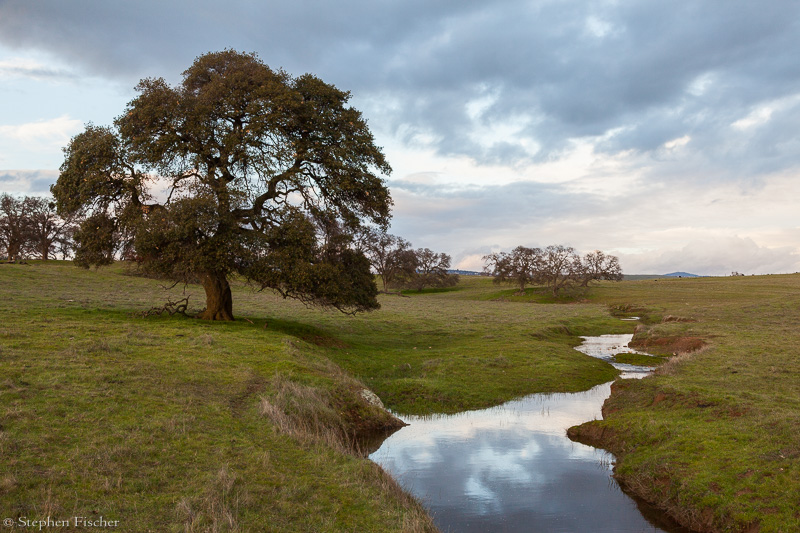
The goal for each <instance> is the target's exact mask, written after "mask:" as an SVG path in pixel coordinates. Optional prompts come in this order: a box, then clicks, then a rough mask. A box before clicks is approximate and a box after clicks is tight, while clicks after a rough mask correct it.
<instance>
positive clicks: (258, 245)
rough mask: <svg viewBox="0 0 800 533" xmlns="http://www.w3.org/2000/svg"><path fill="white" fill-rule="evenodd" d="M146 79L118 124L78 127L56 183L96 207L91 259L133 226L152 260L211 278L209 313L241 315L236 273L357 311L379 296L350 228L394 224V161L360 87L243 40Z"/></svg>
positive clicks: (189, 276)
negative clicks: (364, 108)
mask: <svg viewBox="0 0 800 533" xmlns="http://www.w3.org/2000/svg"><path fill="white" fill-rule="evenodd" d="M137 90H138V92H139V95H138V96H137V97H136V98H135V99H134V100H132V101H131V102H130V103H129V104H128V106H127V108H126V109H125V111H124V113H123V114H122V115H121V116H120V117H119V118H118V119H117V120H116V121H115V125H114V127H97V126H93V125H89V126H87V128H86V130H85V131H84V132H83V133H81V134H79V135H77V136H76V137H74V138H73V139H72V140H71V142H70V144H69V145H68V146H67V147H66V148H65V161H64V163H63V165H62V167H61V174H60V177H59V179H58V182H57V183H56V184H55V185H54V186H53V187H52V192H53V194H54V196H55V198H56V200H57V202H58V208H59V212H61V213H64V214H67V213H72V212H76V211H78V210H82V209H83V210H86V211H87V212H88V213H89V214H90V216H89V217H88V219H87V222H86V223H85V224H84V225H83V227H82V228H81V230H80V231H79V232H78V241H79V242H78V243H77V244H78V255H79V257H82V258H83V263H84V264H95V263H102V262H104V261H107V260H108V259H109V257H110V254H111V253H112V252H113V250H114V244H115V243H114V242H113V241H114V239H121V240H122V242H123V244H124V246H123V248H124V250H125V253H127V254H128V255H129V256H132V257H135V259H136V260H137V261H138V262H139V264H140V265H141V267H142V268H143V269H145V270H146V271H149V272H152V273H154V274H158V275H161V276H164V277H169V278H172V279H177V280H187V281H188V280H198V281H199V282H201V283H202V284H203V287H204V288H205V292H206V309H205V310H204V311H203V312H202V313H201V314H200V317H201V318H205V319H212V320H231V319H232V318H233V303H232V299H231V291H230V285H229V279H230V276H231V275H233V274H239V275H241V276H244V277H245V278H246V279H248V280H249V281H250V282H252V283H253V284H255V285H256V287H257V288H259V289H264V288H272V289H275V290H278V291H279V292H280V293H281V294H282V295H283V296H284V297H294V298H299V299H301V300H303V301H305V302H308V303H312V304H319V305H324V306H333V307H336V308H338V309H340V310H343V311H347V312H353V311H361V310H369V309H374V308H376V307H377V306H378V304H377V300H376V295H377V287H376V285H375V282H374V279H373V277H372V276H371V274H370V272H369V263H368V261H367V260H366V258H365V257H364V256H363V254H361V253H359V252H357V251H355V250H354V249H353V247H352V246H351V244H350V238H351V236H352V235H353V234H354V232H355V230H356V228H357V227H358V226H359V225H360V224H361V223H362V222H370V223H373V224H377V225H386V224H387V223H388V219H389V216H390V206H391V199H390V197H389V193H388V190H387V188H386V186H385V183H384V181H383V179H382V178H381V177H380V175H381V174H388V173H389V172H391V168H390V167H389V165H388V163H387V162H386V160H385V158H384V155H383V153H382V152H381V149H380V148H378V147H377V146H376V145H375V143H374V139H373V137H372V134H371V132H370V130H369V128H368V127H367V123H366V121H365V120H364V119H363V118H362V116H361V113H360V112H359V111H357V110H355V109H353V108H352V107H349V106H348V105H347V104H348V100H349V98H350V95H349V93H347V92H344V91H341V90H339V89H337V88H336V87H334V86H332V85H330V84H327V83H325V82H323V81H322V80H320V79H319V78H317V77H315V76H313V75H310V74H306V75H302V76H299V77H292V76H290V75H288V74H287V73H285V72H283V71H275V70H272V69H270V68H269V67H268V66H267V65H265V64H264V63H263V62H262V61H261V60H260V59H258V58H257V57H256V56H255V55H254V54H243V53H239V52H236V51H231V50H226V51H223V52H217V53H209V54H206V55H203V56H201V57H199V58H198V59H197V60H196V61H195V62H194V64H193V65H192V66H191V67H189V69H188V70H186V71H185V72H184V73H183V80H182V82H181V83H180V84H179V85H177V86H170V85H169V84H168V83H167V82H166V81H165V80H164V79H162V78H148V79H144V80H142V81H141V82H140V83H139V85H138V86H137ZM159 188H163V189H164V190H163V192H159ZM159 198H160V199H161V200H159V201H157V199H159ZM334 227H335V228H336V230H335V231H331V229H332V228H334Z"/></svg>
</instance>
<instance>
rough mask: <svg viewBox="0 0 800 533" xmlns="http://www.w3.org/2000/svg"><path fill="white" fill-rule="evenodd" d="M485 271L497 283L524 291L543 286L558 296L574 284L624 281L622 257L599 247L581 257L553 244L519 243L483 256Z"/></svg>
mask: <svg viewBox="0 0 800 533" xmlns="http://www.w3.org/2000/svg"><path fill="white" fill-rule="evenodd" d="M483 260H484V261H486V266H485V268H484V272H486V273H487V274H489V275H491V276H494V281H495V282H497V283H512V284H514V285H516V286H517V287H518V288H519V291H520V292H524V291H525V287H527V286H529V285H543V286H545V287H547V288H548V289H549V290H550V291H551V292H552V294H553V296H558V293H559V291H561V290H562V289H565V288H567V287H571V286H581V287H586V286H588V285H589V283H590V282H592V281H600V280H610V281H620V280H622V268H620V266H619V259H618V258H617V257H615V256H613V255H606V254H605V253H603V252H601V251H599V250H596V251H594V252H591V253H588V254H586V255H585V256H583V257H581V256H579V255H578V254H577V253H576V252H575V249H574V248H571V247H569V246H561V245H552V246H548V247H546V248H527V247H525V246H517V247H516V248H514V249H513V250H512V251H511V252H509V253H506V252H500V253H494V254H489V255H486V256H484V257H483Z"/></svg>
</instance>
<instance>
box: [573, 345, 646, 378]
mask: <svg viewBox="0 0 800 533" xmlns="http://www.w3.org/2000/svg"><path fill="white" fill-rule="evenodd" d="M581 338H582V339H583V343H582V344H581V345H580V346H576V347H575V349H576V350H578V351H579V352H581V353H585V354H586V355H591V356H592V357H597V358H598V359H603V360H605V361H608V362H609V363H611V364H612V365H613V366H614V368H616V369H618V370H621V371H622V375H621V376H620V377H622V378H626V379H627V378H643V377H645V376H648V375H650V374H651V373H652V372H653V369H652V368H651V367H649V366H638V365H628V364H625V363H617V362H616V361H614V360H613V358H614V356H615V355H617V354H620V353H638V354H642V355H650V354H649V353H645V352H640V351H637V350H634V349H633V348H629V347H628V343H629V342H631V339H632V338H633V335H632V334H628V335H625V334H623V335H600V336H599V337H581Z"/></svg>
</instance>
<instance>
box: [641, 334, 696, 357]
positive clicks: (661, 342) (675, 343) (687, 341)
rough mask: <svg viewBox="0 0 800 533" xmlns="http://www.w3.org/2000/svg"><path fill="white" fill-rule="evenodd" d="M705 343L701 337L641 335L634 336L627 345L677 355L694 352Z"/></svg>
mask: <svg viewBox="0 0 800 533" xmlns="http://www.w3.org/2000/svg"><path fill="white" fill-rule="evenodd" d="M705 345H706V341H705V340H704V339H703V338H701V337H693V336H685V337H677V336H676V337H643V338H639V339H637V338H636V337H635V336H634V338H633V340H632V341H631V342H629V343H628V346H630V347H631V348H635V349H637V350H643V351H652V352H656V353H667V354H672V355H679V354H684V353H691V352H696V351H697V350H699V349H701V348H703V347H704V346H705Z"/></svg>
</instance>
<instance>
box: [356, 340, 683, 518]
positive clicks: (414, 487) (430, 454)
mask: <svg viewBox="0 0 800 533" xmlns="http://www.w3.org/2000/svg"><path fill="white" fill-rule="evenodd" d="M607 337H611V336H604V337H590V338H586V343H594V344H596V347H599V346H600V345H603V346H606V348H604V349H603V350H601V351H602V354H600V353H595V352H596V350H595V349H594V348H593V349H592V350H590V351H593V353H592V354H591V355H594V356H596V357H603V358H607V357H611V356H613V353H612V354H610V355H608V352H609V351H613V350H612V349H611V348H610V346H611V345H616V347H617V348H616V349H620V352H630V351H631V350H630V349H628V348H627V346H626V345H627V343H628V342H629V341H630V337H631V336H630V335H627V336H622V337H627V340H626V339H625V338H622V337H620V336H613V337H614V338H613V339H609V338H607ZM597 339H603V340H601V341H597ZM623 341H624V342H623ZM586 343H584V345H586ZM598 343H599V344H598ZM598 349H599V348H598ZM581 351H583V350H581ZM620 352H617V353H620ZM624 366H630V365H624ZM643 368H644V367H636V368H633V369H630V368H626V369H623V370H624V371H625V372H626V373H630V375H631V377H642V376H643V375H645V374H644V371H643ZM610 393H611V382H609V383H605V384H602V385H598V386H596V387H594V388H592V389H590V390H588V391H584V392H579V393H558V394H532V395H530V396H526V397H525V398H522V399H519V400H515V401H511V402H508V403H505V404H503V405H500V406H498V407H493V408H490V409H484V410H479V411H467V412H464V413H459V414H456V415H434V416H429V417H418V416H403V417H401V418H402V420H403V421H405V422H407V423H408V424H409V425H408V426H407V427H404V428H402V429H401V430H399V431H397V432H396V433H394V434H393V435H391V436H390V437H389V438H387V439H386V440H385V441H384V442H383V444H382V445H381V447H380V448H379V449H378V450H377V451H376V452H374V453H372V454H371V455H370V459H372V460H373V461H375V462H376V463H378V464H380V465H381V466H382V467H383V468H384V469H385V470H386V471H387V472H389V473H390V474H391V475H392V476H393V477H394V478H395V479H397V480H398V481H399V482H400V484H401V485H402V486H403V487H404V488H405V489H406V490H408V491H409V492H411V493H412V494H414V495H415V496H416V497H418V498H419V499H420V500H422V502H423V503H424V504H425V505H426V507H427V508H428V509H429V511H430V512H431V514H432V515H433V518H434V521H435V523H436V525H437V526H438V527H439V528H440V529H441V530H442V531H443V532H454V533H456V532H457V533H466V532H488V531H491V532H495V531H497V532H522V531H525V532H547V533H549V532H586V531H592V532H598V533H599V532H614V533H621V532H637V533H638V532H654V531H665V532H670V533H674V532H679V531H684V530H682V529H681V528H678V527H676V526H674V525H673V524H672V523H671V522H670V521H669V520H668V519H667V518H666V517H664V516H660V515H659V514H658V513H657V512H655V511H653V510H651V509H649V508H648V506H647V505H646V504H643V503H641V502H639V503H637V502H636V501H634V500H633V499H632V498H631V497H629V496H628V495H626V494H625V493H624V492H622V491H621V490H620V488H619V486H618V485H617V483H616V481H615V480H614V478H612V477H611V473H612V472H611V471H612V468H613V462H614V457H613V455H611V454H609V453H608V452H606V451H604V450H600V449H597V448H592V447H591V446H585V445H583V444H579V443H576V442H572V441H571V440H569V439H568V438H567V436H566V430H567V428H569V427H570V426H575V425H578V424H582V423H584V422H587V421H589V420H594V419H599V418H601V417H602V415H601V412H600V409H601V406H602V405H603V402H604V401H605V399H606V398H608V396H609V395H610Z"/></svg>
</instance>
